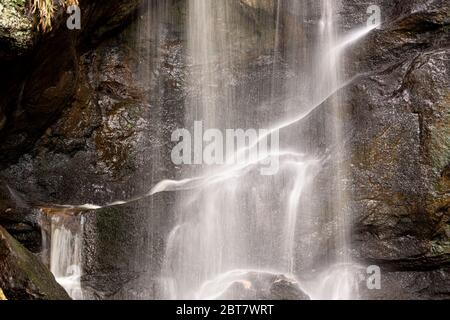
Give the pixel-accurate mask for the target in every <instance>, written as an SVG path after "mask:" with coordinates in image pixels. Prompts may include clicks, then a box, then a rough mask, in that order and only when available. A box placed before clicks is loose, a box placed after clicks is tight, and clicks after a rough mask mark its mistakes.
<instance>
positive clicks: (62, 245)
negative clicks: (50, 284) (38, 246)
mask: <svg viewBox="0 0 450 320" xmlns="http://www.w3.org/2000/svg"><path fill="white" fill-rule="evenodd" d="M41 225H42V226H44V228H46V229H47V230H44V229H43V239H44V241H43V243H44V246H47V247H48V248H47V250H48V258H49V263H50V271H51V272H52V273H53V275H54V276H55V278H56V281H57V282H58V283H59V284H60V285H61V286H62V287H63V288H64V289H65V290H66V291H67V293H68V294H69V296H70V297H71V298H72V299H75V300H82V299H83V298H84V296H83V291H82V288H81V275H82V258H81V254H82V245H83V243H82V241H83V226H84V218H83V217H81V216H80V217H72V216H70V217H69V216H64V215H51V216H44V217H43V218H42V222H41Z"/></svg>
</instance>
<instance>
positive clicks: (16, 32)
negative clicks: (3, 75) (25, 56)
mask: <svg viewBox="0 0 450 320" xmlns="http://www.w3.org/2000/svg"><path fill="white" fill-rule="evenodd" d="M32 43H33V22H32V20H31V19H30V18H29V17H28V16H27V14H26V1H25V0H2V2H1V3H0V44H1V46H0V47H1V48H2V49H0V57H2V56H3V55H4V54H6V53H8V51H11V53H13V54H20V53H23V52H24V51H26V50H27V49H28V48H29V47H30V46H31V45H32ZM3 51H5V53H4V52H3Z"/></svg>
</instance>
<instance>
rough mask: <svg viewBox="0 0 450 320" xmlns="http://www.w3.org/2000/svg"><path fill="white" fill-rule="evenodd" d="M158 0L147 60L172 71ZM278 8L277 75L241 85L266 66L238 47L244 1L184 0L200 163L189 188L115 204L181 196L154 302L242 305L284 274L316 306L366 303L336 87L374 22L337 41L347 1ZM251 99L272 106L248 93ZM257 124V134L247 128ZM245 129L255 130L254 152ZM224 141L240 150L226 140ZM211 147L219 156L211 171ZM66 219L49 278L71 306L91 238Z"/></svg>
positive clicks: (185, 179) (147, 78)
mask: <svg viewBox="0 0 450 320" xmlns="http://www.w3.org/2000/svg"><path fill="white" fill-rule="evenodd" d="M147 3H148V6H147V8H144V9H145V14H146V18H145V19H144V20H143V22H142V23H141V27H140V31H139V34H140V36H139V38H138V40H140V39H142V38H143V37H144V38H145V41H147V42H149V43H152V44H151V45H150V46H148V48H147V50H144V52H143V55H145V56H146V57H147V58H149V59H150V60H151V57H153V56H155V53H156V56H157V58H156V59H155V61H156V62H158V61H159V62H158V63H160V64H161V65H164V57H161V56H160V52H161V51H162V50H161V47H162V46H164V45H165V42H164V41H166V40H165V38H164V36H163V31H164V30H165V29H164V28H162V27H161V26H162V25H163V24H164V23H165V20H164V19H166V18H167V16H168V15H169V10H168V4H167V2H164V1H163V2H161V1H158V0H149V1H148V2H147ZM274 3H275V4H274V8H273V9H274V11H275V12H274V13H275V14H274V16H275V17H276V19H275V20H276V21H275V22H274V21H271V20H270V19H268V20H267V21H265V22H263V24H264V23H267V24H268V25H270V24H271V23H273V24H275V25H276V27H275V32H274V33H273V34H272V33H270V32H269V33H268V35H265V37H269V38H270V37H273V39H272V41H267V39H263V41H262V42H263V43H264V42H271V43H273V48H272V52H273V54H272V55H271V56H270V57H269V58H268V59H269V60H271V61H272V62H271V63H269V64H268V65H269V66H270V67H268V68H267V69H266V71H265V72H268V73H272V78H271V80H270V81H269V84H267V83H263V82H261V83H259V82H256V85H255V84H250V83H249V84H248V86H244V87H245V89H244V90H243V89H242V88H239V86H238V85H236V83H238V82H239V81H242V74H246V72H247V71H248V70H250V69H251V68H252V67H254V65H258V67H260V66H261V65H264V63H265V62H264V59H263V61H259V60H258V61H252V60H251V58H247V59H243V58H242V56H243V55H250V56H251V54H250V53H249V52H247V51H245V50H246V46H245V44H244V43H242V42H241V41H242V40H241V39H248V38H249V37H248V33H251V32H252V30H251V27H249V25H248V22H243V21H242V19H245V18H242V16H241V15H240V14H239V13H238V8H239V1H209V0H187V18H186V35H187V37H186V38H187V44H186V49H187V61H186V63H187V69H188V70H187V73H188V79H187V81H186V84H185V86H186V88H184V90H185V91H186V92H187V98H186V102H185V106H184V107H185V118H184V127H185V128H186V129H185V131H187V132H189V133H192V132H193V134H192V135H190V136H191V138H193V140H194V142H193V144H192V151H193V155H192V158H191V159H190V160H191V161H192V165H190V166H184V167H183V169H182V172H181V174H180V176H179V177H177V178H179V180H163V181H161V182H160V183H157V184H156V185H155V186H154V187H153V188H152V189H151V190H150V191H149V192H148V193H146V194H144V195H142V196H137V197H135V198H133V199H130V200H128V201H116V202H114V203H111V204H108V205H106V207H111V206H116V205H120V204H124V203H128V202H132V201H136V200H139V199H142V198H145V197H151V196H153V195H155V194H157V193H161V192H164V191H171V192H174V193H175V196H176V205H175V211H176V212H175V214H176V223H175V225H174V227H173V229H172V231H171V232H170V234H169V235H168V237H167V242H166V246H165V257H164V261H163V265H162V270H161V275H160V279H161V281H162V284H163V288H162V290H161V291H163V292H162V293H161V294H157V296H162V297H163V298H170V299H194V298H195V299H205V298H223V297H227V298H231V299H237V298H240V297H241V295H240V293H239V292H237V293H236V292H234V291H233V290H231V291H230V292H231V293H230V292H228V291H229V290H228V289H230V288H232V287H233V285H234V284H236V283H238V284H241V285H242V286H243V288H245V289H249V288H253V287H258V286H259V287H261V286H263V287H264V286H265V285H270V281H278V280H279V279H280V278H277V277H278V276H276V275H284V276H286V277H288V278H289V279H291V280H292V279H294V280H295V279H296V280H298V281H299V282H300V283H301V284H302V289H303V290H304V291H306V292H307V293H308V294H309V295H310V297H311V298H313V299H353V298H357V285H358V283H357V278H356V275H357V274H358V271H359V268H358V267H357V266H355V265H354V264H352V262H351V260H350V259H349V255H348V249H349V248H348V234H349V226H350V223H351V221H350V220H349V219H348V216H349V212H347V210H346V199H347V195H346V194H345V192H344V190H345V188H344V186H343V184H342V181H343V180H344V179H345V177H346V170H345V167H344V166H343V165H341V164H340V163H341V161H340V160H341V158H342V155H343V154H344V152H345V150H344V148H343V147H342V145H343V144H342V143H341V142H342V141H341V137H342V133H341V130H342V128H341V125H340V124H341V119H340V114H339V109H340V108H339V107H340V97H339V90H340V88H342V87H344V86H345V85H346V84H347V82H344V81H343V80H342V79H340V76H339V75H340V73H341V65H340V60H341V55H342V53H343V49H344V48H346V47H347V46H348V45H350V44H351V43H353V42H354V41H356V40H358V39H359V38H361V37H362V36H364V35H365V34H367V33H368V32H369V31H370V30H371V29H372V28H373V27H367V28H363V29H360V30H356V31H355V32H353V33H351V34H350V35H348V36H345V37H342V38H340V37H339V33H338V29H337V22H338V21H337V20H336V12H337V9H338V7H339V1H333V0H320V1H315V2H312V1H306V0H301V1H298V0H285V1H281V0H278V1H275V2H274ZM269 29H270V28H269ZM253 31H254V30H253ZM148 34H149V35H148ZM147 36H148V39H147ZM154 38H156V40H155V39H154ZM257 39H258V40H257V41H256V42H255V43H256V44H254V45H253V49H254V50H261V52H264V50H267V48H259V47H258V45H259V43H258V41H261V38H257ZM255 48H257V49H255ZM255 57H258V54H255ZM266 58H267V57H266ZM258 59H260V58H258ZM147 60H148V59H147ZM156 69H158V65H157V66H155V65H153V64H150V63H149V65H144V66H142V68H141V70H140V72H141V74H140V77H141V78H142V79H143V81H144V82H143V85H150V84H151V83H153V82H154V80H155V78H156V76H155V75H157V74H156V71H155V70H156ZM280 74H281V75H282V76H280ZM156 80H157V79H156ZM158 88H159V87H158ZM157 91H158V90H157ZM266 91H270V93H269V94H267V92H266ZM158 92H160V91H158ZM247 95H249V96H250V95H257V96H260V97H265V98H259V100H258V99H245V98H244V99H243V98H242V96H247ZM254 100H257V101H258V103H254ZM318 107H321V108H318ZM319 109H320V110H319ZM251 129H255V130H254V132H256V136H255V135H252V133H251V132H250V131H246V130H251ZM237 130H241V131H242V132H243V133H244V134H247V135H246V136H245V138H246V139H247V140H245V141H244V143H242V141H241V143H239V138H237V136H236V132H237ZM258 133H259V135H258ZM227 138H228V140H230V141H231V143H230V141H223V139H225V140H227ZM221 139H222V141H221V142H222V144H219V145H220V146H221V147H222V148H213V149H211V147H210V146H209V143H211V142H217V141H219V140H221ZM204 140H205V141H204ZM245 142H247V144H246V143H245ZM249 142H250V143H249ZM205 152H209V153H210V154H214V156H215V160H216V161H210V162H211V163H205V162H208V161H205V159H204V157H203V156H204V154H205ZM219 155H221V156H223V158H224V160H223V161H218V160H217V159H219V158H220V157H219ZM183 156H185V155H183ZM188 156H189V155H188ZM330 159H331V160H332V161H331V162H332V163H334V165H332V166H331V169H330V168H328V172H329V173H330V177H327V179H325V181H326V188H325V189H324V188H322V189H321V188H320V187H318V185H317V184H316V180H317V179H318V177H319V176H320V175H321V173H322V172H324V167H325V166H327V163H329V162H330V161H329V160H330ZM160 160H161V159H160ZM158 161H159V160H158ZM161 161H162V160H161ZM269 164H270V165H274V164H276V166H275V167H276V168H277V169H278V170H275V171H274V172H272V174H269V175H266V174H262V173H263V172H264V171H263V170H261V167H264V166H266V169H267V165H269ZM328 165H329V164H328ZM154 178H155V179H156V178H159V177H154ZM65 207H69V208H72V209H93V210H95V209H100V208H102V207H101V206H96V205H84V206H78V207H72V206H65ZM103 207H105V206H103ZM170 209H171V210H172V208H170ZM55 219H56V218H55ZM58 219H59V218H58ZM58 219H56V220H55V221H54V227H52V230H54V231H52V249H51V251H52V254H51V257H52V263H51V265H52V271H53V272H54V273H55V276H56V277H57V278H58V279H59V281H60V282H61V283H62V284H63V286H65V288H66V289H67V290H68V291H69V293H70V294H71V295H72V296H73V297H76V298H81V297H82V295H81V290H80V289H79V288H80V286H79V276H80V269H79V268H77V267H74V266H78V265H79V262H80V256H81V255H80V250H81V249H80V248H81V247H80V243H79V241H80V240H79V239H80V238H79V237H80V234H79V233H73V231H72V232H71V231H68V229H67V228H66V227H65V226H64V224H63V223H61V221H59V220H58ZM52 226H53V222H52ZM150 245H151V243H150ZM139 263H142V261H140V262H139ZM283 279H284V278H283ZM255 281H256V282H258V281H259V283H255ZM264 289H265V288H264ZM247 297H248V296H247ZM250 298H251V296H250Z"/></svg>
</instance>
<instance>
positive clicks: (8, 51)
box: [0, 0, 140, 167]
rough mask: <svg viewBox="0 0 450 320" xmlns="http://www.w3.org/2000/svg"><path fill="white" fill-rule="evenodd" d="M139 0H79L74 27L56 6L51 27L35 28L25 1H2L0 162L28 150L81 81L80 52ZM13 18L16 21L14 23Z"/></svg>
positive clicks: (123, 20)
mask: <svg viewBox="0 0 450 320" xmlns="http://www.w3.org/2000/svg"><path fill="white" fill-rule="evenodd" d="M139 3H140V1H138V0H134V1H125V0H121V1H107V2H101V3H100V2H95V1H80V7H81V8H82V15H81V17H82V28H81V30H79V31H78V30H75V31H72V30H69V29H68V28H67V27H66V19H67V18H68V15H67V14H66V13H65V11H64V10H63V9H62V8H61V7H59V6H58V7H56V9H57V10H56V11H55V16H54V19H53V29H52V31H51V32H48V33H38V32H36V31H35V30H36V26H34V25H33V24H32V23H31V21H32V20H33V19H32V17H28V11H29V6H28V2H27V1H22V0H14V1H5V2H2V8H3V9H2V10H4V11H5V14H4V15H3V14H2V17H1V19H0V43H1V44H2V46H1V48H2V49H1V51H2V52H3V51H5V53H2V52H0V67H1V68H2V71H3V73H2V74H3V76H2V77H0V137H1V139H2V141H5V142H4V143H2V144H1V146H0V151H1V155H0V160H1V163H0V167H5V165H6V164H7V163H11V162H14V161H17V159H18V158H19V157H20V156H21V155H22V154H23V153H24V152H26V151H30V150H31V149H32V146H33V145H34V143H35V142H36V141H37V139H38V138H39V137H40V136H41V135H42V134H43V133H44V132H45V130H46V129H47V128H48V126H49V125H51V124H52V123H54V121H56V120H57V119H58V118H59V117H60V116H61V114H62V112H63V111H64V110H65V109H67V108H68V107H69V106H70V104H71V102H72V99H73V96H74V94H75V90H76V88H77V85H78V83H79V81H81V79H80V70H79V65H78V61H79V58H80V56H82V55H83V54H84V53H85V52H86V50H88V49H89V48H92V46H95V44H98V43H99V41H101V40H102V39H103V38H104V37H105V36H106V35H108V34H110V33H111V32H113V31H114V30H117V29H118V28H119V27H121V26H123V25H124V24H126V22H127V21H128V19H129V17H130V15H131V13H133V11H134V10H135V9H136V8H137V7H138V5H139ZM13 18H14V19H16V20H20V21H15V20H14V21H13V22H14V23H13V22H11V19H13ZM25 22H28V24H26V23H25ZM21 23H22V24H24V26H22V25H21ZM15 29H19V31H17V32H16V31H15ZM22 29H23V30H22ZM3 35H4V36H3ZM3 42H7V44H6V45H3ZM48 70H53V72H48Z"/></svg>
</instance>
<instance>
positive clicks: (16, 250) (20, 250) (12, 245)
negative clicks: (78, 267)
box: [0, 226, 70, 300]
mask: <svg viewBox="0 0 450 320" xmlns="http://www.w3.org/2000/svg"><path fill="white" fill-rule="evenodd" d="M0 287H1V288H2V289H3V292H4V293H5V295H6V297H7V298H8V299H9V300H69V299H70V298H69V296H68V295H67V293H66V292H65V291H64V289H63V288H62V287H61V286H60V285H59V284H58V283H57V282H56V280H55V278H54V277H53V275H52V274H51V273H50V271H49V270H48V269H47V268H46V267H45V266H44V264H43V263H42V262H41V261H40V260H39V259H38V258H37V257H35V256H34V255H33V254H32V253H30V252H28V251H27V250H26V249H25V248H24V247H23V246H22V245H20V244H19V243H18V242H17V241H16V240H15V239H14V238H13V237H12V236H11V235H9V234H8V232H7V231H6V230H5V229H4V228H3V227H1V226H0Z"/></svg>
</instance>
